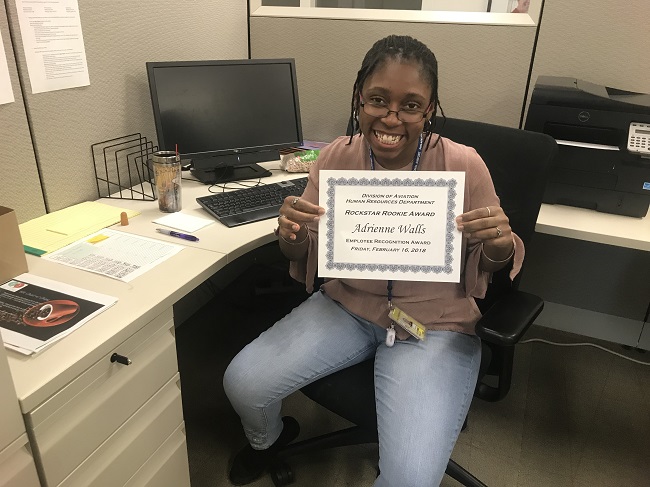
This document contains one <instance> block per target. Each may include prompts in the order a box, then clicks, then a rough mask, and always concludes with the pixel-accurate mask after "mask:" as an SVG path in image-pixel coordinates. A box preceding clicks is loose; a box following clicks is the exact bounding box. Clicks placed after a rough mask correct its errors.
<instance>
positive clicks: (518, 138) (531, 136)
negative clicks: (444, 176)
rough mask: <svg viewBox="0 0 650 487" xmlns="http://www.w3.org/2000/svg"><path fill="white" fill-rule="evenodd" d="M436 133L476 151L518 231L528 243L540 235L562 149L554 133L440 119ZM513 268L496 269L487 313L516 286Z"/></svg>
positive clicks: (483, 304)
mask: <svg viewBox="0 0 650 487" xmlns="http://www.w3.org/2000/svg"><path fill="white" fill-rule="evenodd" d="M434 127H435V130H434V131H435V132H436V133H439V134H440V135H442V136H443V137H447V138H449V139H451V140H453V141H454V142H458V143H460V144H464V145H467V146H470V147H473V148H474V149H476V152H478V154H479V155H480V156H481V157H482V158H483V160H484V161H485V164H486V165H487V167H488V170H489V171H490V175H491V176H492V181H493V182H494V187H495V189H496V192H497V195H498V196H499V198H500V200H501V207H502V208H503V210H504V211H505V213H506V215H508V218H509V219H510V226H511V227H512V229H513V231H514V232H515V233H516V234H517V235H518V236H519V237H521V239H522V240H523V242H524V245H526V244H527V243H528V242H530V240H531V239H532V237H533V234H534V233H535V223H536V221H537V215H538V214H539V209H540V207H541V204H542V195H543V193H544V187H545V185H546V177H547V171H548V167H549V164H550V162H551V161H552V160H553V157H554V156H555V153H556V151H557V144H556V142H555V140H554V139H553V138H552V137H550V136H549V135H546V134H542V133H539V132H529V131H526V130H519V129H515V128H510V127H501V126H498V125H492V124H487V123H482V122H473V121H469V120H460V119H454V118H447V119H446V120H444V121H443V119H442V118H440V117H438V118H436V121H435V125H434ZM510 268H511V267H510V266H507V267H506V268H504V269H502V270H501V271H499V272H496V273H494V275H493V276H492V282H491V284H490V286H489V288H488V293H487V295H486V297H485V299H484V300H482V302H479V303H478V305H479V308H480V309H481V311H485V309H487V308H488V307H489V306H491V304H492V303H493V302H494V300H495V299H496V298H497V297H498V296H500V295H501V294H502V293H503V292H507V290H509V289H511V288H516V287H517V285H518V283H519V280H520V277H521V274H520V275H519V276H517V279H515V281H514V282H511V281H510V278H509V276H508V273H509V272H510Z"/></svg>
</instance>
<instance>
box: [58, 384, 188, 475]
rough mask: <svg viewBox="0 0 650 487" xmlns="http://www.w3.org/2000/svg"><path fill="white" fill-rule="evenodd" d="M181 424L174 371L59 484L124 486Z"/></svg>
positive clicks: (179, 398)
mask: <svg viewBox="0 0 650 487" xmlns="http://www.w3.org/2000/svg"><path fill="white" fill-rule="evenodd" d="M181 425H183V405H182V403H181V392H180V384H179V376H178V374H177V375H176V377H174V378H173V379H172V380H170V381H169V382H168V383H167V384H166V385H165V386H164V387H163V388H162V389H161V390H160V391H158V392H157V393H156V395H154V397H152V398H151V399H150V400H149V401H147V403H146V404H145V405H144V406H142V407H141V408H140V409H139V410H138V411H137V412H136V413H135V414H134V415H133V416H132V417H131V418H130V419H129V420H128V421H127V422H126V423H124V424H123V425H122V426H121V427H120V428H119V429H118V430H117V431H116V432H115V433H114V434H113V435H112V436H111V437H110V438H109V439H108V440H106V441H105V442H104V443H103V444H102V445H101V446H100V447H99V448H97V450H95V451H94V452H93V454H92V455H90V457H88V458H87V459H86V460H85V461H84V462H83V463H82V464H81V465H80V466H79V467H78V468H77V469H76V470H75V471H74V472H72V473H71V474H70V475H69V476H68V477H67V478H66V479H65V480H64V481H63V482H61V483H60V484H59V487H87V486H89V485H92V486H93V487H115V486H120V485H124V484H125V483H126V482H127V481H128V480H129V478H131V477H132V476H133V475H134V474H135V472H136V471H137V470H138V469H139V468H140V467H141V466H142V464H144V463H145V462H146V461H147V460H148V459H149V457H150V456H151V455H153V454H154V453H155V452H156V450H157V449H158V448H159V447H160V445H162V444H163V443H164V442H165V440H166V439H167V438H168V437H169V436H170V435H171V434H172V433H173V432H174V431H175V430H176V429H177V428H178V427H179V426H181Z"/></svg>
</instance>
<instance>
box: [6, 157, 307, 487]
mask: <svg viewBox="0 0 650 487" xmlns="http://www.w3.org/2000/svg"><path fill="white" fill-rule="evenodd" d="M266 165H267V166H269V165H270V166H271V167H276V168H277V166H278V162H275V163H270V164H269V163H267V164H266ZM300 176H302V175H295V176H292V175H287V174H286V173H283V174H280V173H279V172H278V174H275V175H274V176H273V177H271V178H266V179H265V181H272V180H279V179H287V178H288V177H289V178H290V177H300ZM231 186H235V185H231ZM207 189H208V187H207V186H206V185H203V184H201V183H198V182H191V181H184V184H183V193H184V194H183V198H184V201H183V207H184V211H185V212H186V213H190V214H195V215H196V216H201V217H207V216H208V215H207V213H205V212H204V210H202V209H201V208H200V206H199V205H198V203H196V201H195V198H196V197H197V196H203V195H205V194H206V193H207ZM102 201H103V202H105V203H108V204H112V205H114V206H120V207H127V208H134V209H137V210H138V211H140V212H141V215H140V216H138V217H136V218H133V219H131V221H130V224H129V225H128V226H124V227H122V226H117V227H116V229H119V230H121V231H126V232H128V233H133V234H138V235H143V236H148V237H153V238H158V239H161V240H167V241H169V242H173V243H175V244H181V245H184V246H185V247H186V248H185V249H184V250H183V251H181V252H179V253H178V254H176V255H174V256H173V257H171V258H170V259H168V260H166V261H164V262H162V263H161V264H159V265H158V266H156V267H155V268H153V269H152V270H150V271H149V272H147V273H146V274H144V275H142V276H140V277H138V278H136V279H135V280H133V281H132V282H130V283H124V282H121V281H118V280H114V279H110V278H107V277H104V276H101V275H98V274H92V273H89V272H85V271H82V270H79V269H75V268H71V267H67V266H63V265H60V264H57V263H54V262H50V261H47V260H44V259H39V258H37V257H34V256H27V258H28V266H29V272H31V273H33V274H36V275H39V276H43V277H47V278H51V279H54V280H57V281H60V282H64V283H67V284H72V285H75V286H78V287H81V288H85V289H92V290H94V291H97V292H100V293H104V294H108V295H111V296H115V297H117V298H118V301H117V303H116V304H115V305H114V306H112V307H111V308H109V309H107V310H106V311H104V312H103V313H101V314H100V315H98V316H97V317H96V318H94V319H92V320H91V321H89V322H88V323H86V324H84V325H83V326H82V327H80V328H79V329H77V330H75V331H74V333H72V334H70V335H69V336H67V337H65V338H64V339H63V340H61V341H59V342H57V343H55V344H54V345H52V346H51V347H49V348H48V349H46V350H44V351H43V352H41V353H40V354H38V355H37V356H33V357H26V356H23V355H20V354H18V353H16V352H12V351H7V355H8V363H9V369H10V372H11V376H12V378H13V381H14V383H15V386H16V387H15V388H16V396H17V398H18V403H19V405H20V409H21V411H22V413H23V418H24V421H25V426H26V430H27V435H28V436H29V442H30V445H31V450H32V452H33V455H34V461H35V464H36V468H37V470H38V473H39V478H40V482H41V484H42V485H43V486H48V487H54V486H58V487H73V486H78V487H86V486H87V485H91V484H94V483H99V484H102V485H115V486H128V487H132V486H136V485H137V486H151V487H182V486H186V487H189V467H188V461H187V451H186V444H185V436H184V431H183V426H184V424H183V417H182V403H181V392H180V389H179V383H180V378H179V374H178V364H177V362H176V349H175V340H174V316H173V311H172V309H173V308H172V307H173V305H174V304H175V303H177V302H178V301H179V300H181V299H183V298H184V297H185V296H186V295H187V294H188V293H190V292H191V291H193V290H194V289H195V288H196V287H197V286H199V285H200V284H201V283H203V282H204V281H205V280H207V279H208V278H210V277H211V276H212V275H214V274H215V273H217V272H218V271H221V270H222V269H223V268H224V267H225V266H226V265H227V264H228V263H230V262H233V261H234V260H235V259H237V258H238V257H240V256H242V255H244V254H247V253H248V252H250V251H252V250H254V249H256V248H257V247H260V246H262V245H264V244H266V243H269V242H271V241H273V240H275V239H276V237H275V236H274V235H273V229H274V228H275V225H276V223H277V222H276V221H275V220H273V219H271V220H266V221H261V222H257V223H253V224H249V225H245V226H241V227H237V228H232V229H229V228H227V227H225V226H223V225H222V224H220V223H218V222H215V223H214V224H212V225H210V226H208V227H205V228H204V229H202V230H200V231H199V232H197V235H198V236H199V238H200V241H199V242H196V243H194V242H187V241H182V240H179V239H176V238H173V237H168V236H165V235H161V234H159V233H156V232H155V228H156V225H155V224H153V223H152V222H151V221H152V220H153V219H156V218H158V217H160V216H161V215H162V214H161V213H160V212H159V210H158V203H157V202H156V201H133V200H122V199H103V200H102ZM113 353H119V354H122V355H126V356H128V357H129V358H130V359H132V362H133V363H132V364H131V365H129V366H124V365H120V364H117V363H111V362H110V356H111V355H112V354H113ZM0 460H2V459H1V458H0Z"/></svg>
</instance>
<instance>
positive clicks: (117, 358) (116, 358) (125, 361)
mask: <svg viewBox="0 0 650 487" xmlns="http://www.w3.org/2000/svg"><path fill="white" fill-rule="evenodd" d="M111 362H117V363H118V364H122V365H131V359H129V357H125V356H124V355H120V354H119V353H114V354H113V355H111Z"/></svg>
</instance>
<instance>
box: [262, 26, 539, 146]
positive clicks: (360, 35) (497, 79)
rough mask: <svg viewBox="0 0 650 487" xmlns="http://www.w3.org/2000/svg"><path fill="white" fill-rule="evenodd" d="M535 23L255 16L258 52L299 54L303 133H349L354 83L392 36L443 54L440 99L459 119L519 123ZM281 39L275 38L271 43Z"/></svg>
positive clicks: (318, 135)
mask: <svg viewBox="0 0 650 487" xmlns="http://www.w3.org/2000/svg"><path fill="white" fill-rule="evenodd" d="M535 30H536V28H535V27H534V26H525V27H524V26H490V25H471V24H464V25H456V24H426V23H407V22H382V21H362V22H355V21H349V20H325V19H292V18H264V17H253V18H251V53H252V56H253V57H258V58H264V57H280V56H283V57H294V58H296V71H297V76H298V86H299V87H300V106H301V112H302V122H303V133H304V135H305V138H307V139H312V140H325V141H329V140H332V139H333V138H334V137H336V136H338V135H341V134H343V133H344V132H345V128H346V126H347V120H348V117H349V115H350V113H349V112H350V97H351V95H352V84H353V83H354V79H355V77H356V74H357V70H358V69H359V67H360V65H361V60H362V59H363V56H364V54H365V53H366V51H367V50H368V49H369V48H370V47H371V46H372V44H373V43H374V42H375V41H376V40H377V39H380V38H381V37H384V36H386V35H388V34H406V35H411V36H413V37H416V38H417V39H419V40H421V41H422V42H424V43H425V44H427V45H428V46H429V47H430V48H431V49H432V50H433V52H434V54H435V55H436V57H437V59H438V64H439V76H440V89H439V95H440V102H441V104H442V108H443V109H444V111H445V113H446V114H447V115H449V116H452V117H458V118H467V119H471V120H481V121H484V122H491V123H495V124H500V125H506V126H510V127H517V126H518V125H519V116H520V113H521V107H522V102H523V99H524V94H525V88H526V79H527V76H528V69H529V66H530V57H531V52H532V48H533V43H534V38H535ZM269 39H273V42H269Z"/></svg>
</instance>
